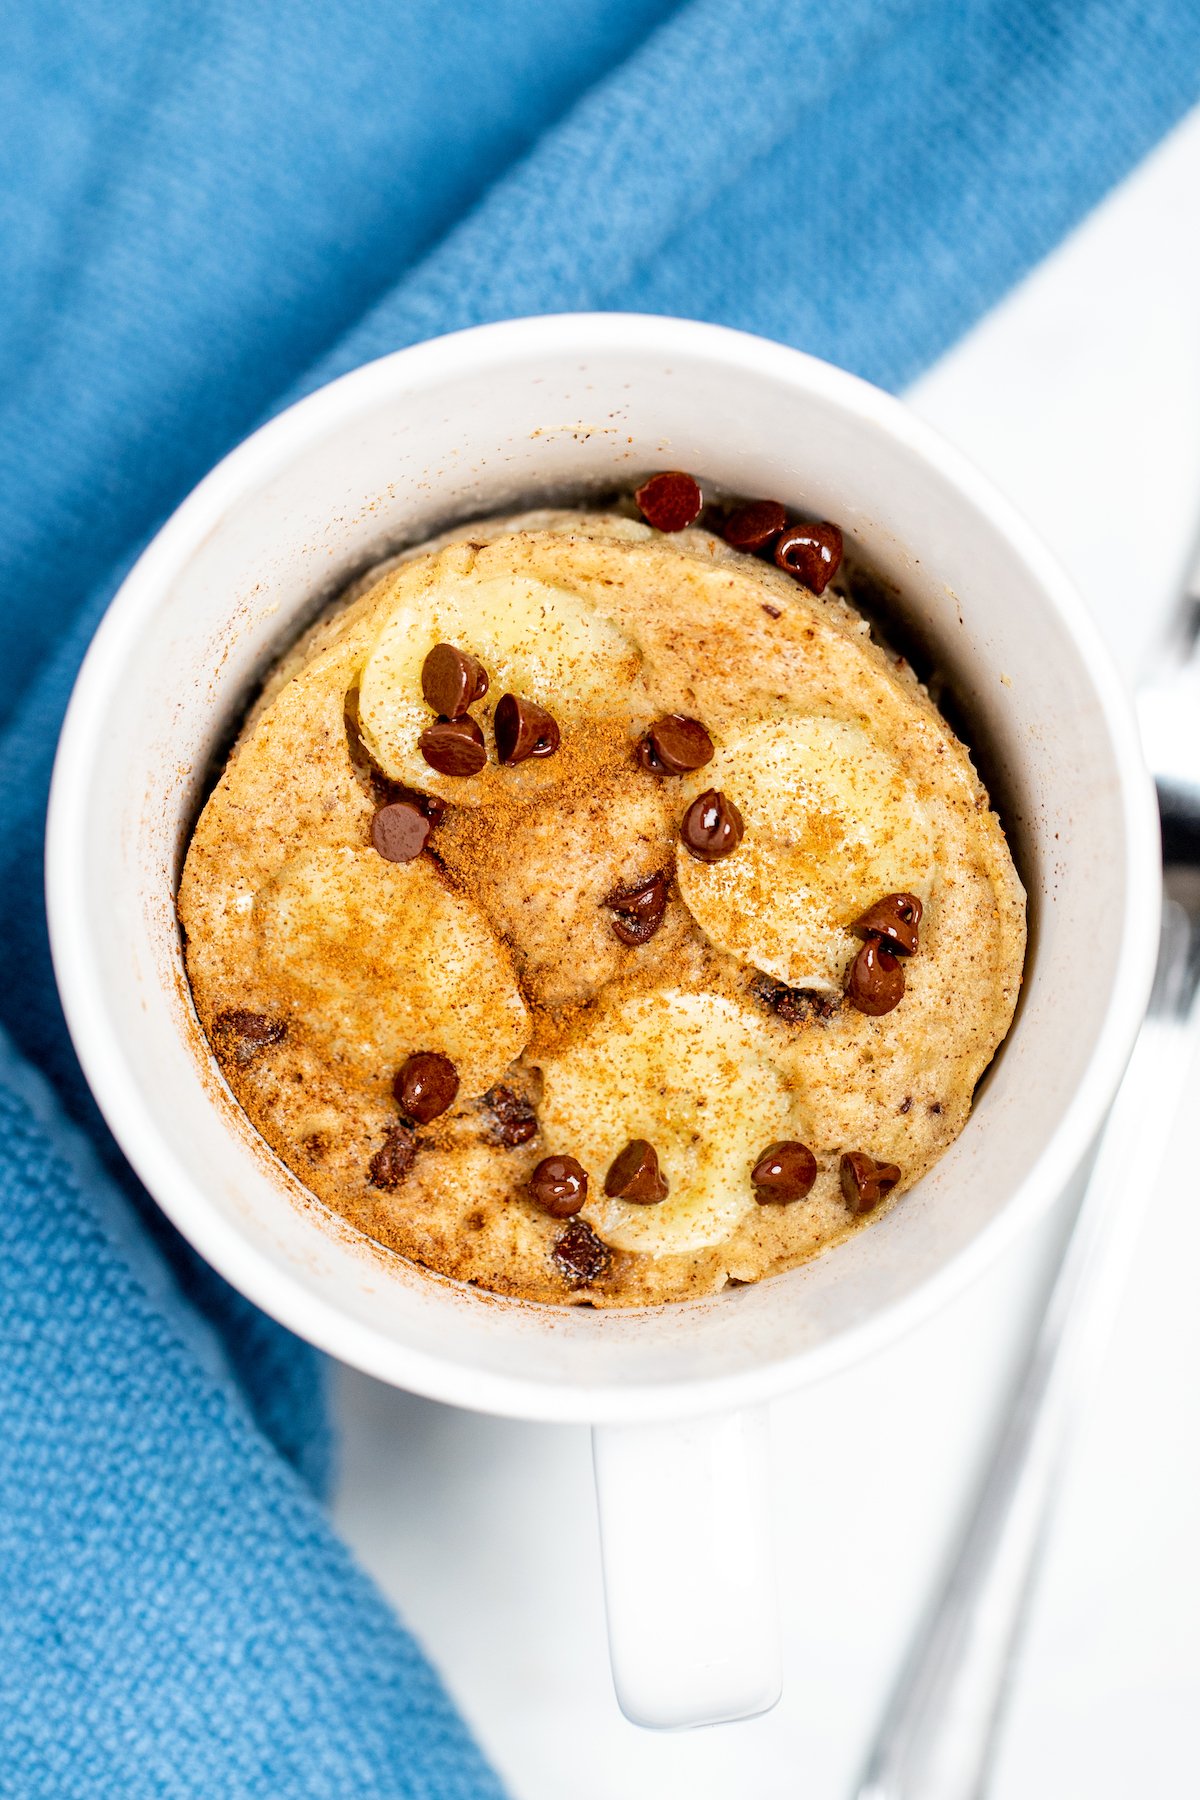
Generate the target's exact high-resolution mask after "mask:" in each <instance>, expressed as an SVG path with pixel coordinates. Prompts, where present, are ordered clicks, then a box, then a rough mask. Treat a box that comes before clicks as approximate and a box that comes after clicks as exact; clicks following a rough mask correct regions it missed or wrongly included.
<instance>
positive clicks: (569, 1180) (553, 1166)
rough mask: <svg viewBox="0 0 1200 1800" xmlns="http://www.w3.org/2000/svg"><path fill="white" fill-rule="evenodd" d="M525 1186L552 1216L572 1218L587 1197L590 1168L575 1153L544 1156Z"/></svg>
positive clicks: (536, 1201) (532, 1197)
mask: <svg viewBox="0 0 1200 1800" xmlns="http://www.w3.org/2000/svg"><path fill="white" fill-rule="evenodd" d="M526 1187H527V1188H528V1191H529V1198H530V1199H531V1200H532V1201H533V1202H534V1204H535V1206H540V1207H541V1209H542V1211H543V1212H546V1213H549V1214H550V1217H551V1218H552V1219H569V1218H570V1217H571V1214H572V1213H577V1212H578V1211H579V1209H580V1207H581V1206H582V1205H583V1203H584V1201H585V1200H586V1199H587V1188H588V1178H587V1170H586V1169H585V1168H584V1166H583V1164H582V1163H578V1162H576V1161H575V1158H574V1157H573V1156H543V1158H542V1160H541V1162H540V1163H538V1165H537V1167H536V1168H535V1169H534V1171H533V1174H532V1175H531V1176H530V1177H529V1180H528V1182H527V1183H526Z"/></svg>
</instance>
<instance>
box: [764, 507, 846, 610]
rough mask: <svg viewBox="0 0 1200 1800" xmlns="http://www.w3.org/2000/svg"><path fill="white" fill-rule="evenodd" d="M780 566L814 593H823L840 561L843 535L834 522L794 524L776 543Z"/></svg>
mask: <svg viewBox="0 0 1200 1800" xmlns="http://www.w3.org/2000/svg"><path fill="white" fill-rule="evenodd" d="M775 561H776V562H777V563H778V564H779V567H780V568H781V569H786V570H787V572H788V574H789V575H794V576H795V578H796V580H797V581H799V582H802V583H803V584H804V586H805V587H806V588H808V589H810V591H811V592H812V593H814V594H823V593H824V592H825V589H826V588H827V587H828V585H829V583H830V581H831V580H832V579H833V577H834V576H835V575H836V574H837V572H838V569H839V568H840V566H841V561H842V534H841V532H840V531H839V530H838V528H837V526H836V525H830V524H828V523H827V522H826V523H823V524H820V525H793V526H792V527H791V528H790V530H788V531H785V532H784V534H783V536H782V537H781V538H780V540H779V542H778V543H777V544H776V546H775Z"/></svg>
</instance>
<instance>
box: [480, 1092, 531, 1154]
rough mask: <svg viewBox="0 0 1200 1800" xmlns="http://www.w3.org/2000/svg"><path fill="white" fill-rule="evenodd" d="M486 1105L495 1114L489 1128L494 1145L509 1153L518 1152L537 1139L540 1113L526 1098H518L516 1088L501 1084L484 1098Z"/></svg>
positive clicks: (487, 1127)
mask: <svg viewBox="0 0 1200 1800" xmlns="http://www.w3.org/2000/svg"><path fill="white" fill-rule="evenodd" d="M483 1105H484V1107H485V1109H486V1110H487V1111H488V1112H489V1113H490V1114H491V1119H490V1121H489V1123H488V1125H487V1126H486V1128H485V1135H486V1137H487V1138H488V1141H489V1142H490V1143H493V1144H499V1145H500V1146H501V1148H502V1149H505V1150H515V1149H516V1147H517V1145H518V1144H527V1143H528V1142H529V1140H530V1138H531V1137H535V1136H536V1135H537V1128H538V1122H537V1113H536V1112H535V1111H534V1110H533V1107H532V1106H531V1105H530V1103H529V1101H528V1100H527V1099H526V1098H525V1096H524V1094H516V1093H514V1092H513V1090H512V1088H510V1087H505V1086H504V1085H503V1084H502V1083H500V1084H497V1086H496V1087H494V1088H489V1089H488V1091H487V1093H486V1094H485V1095H484V1096H483Z"/></svg>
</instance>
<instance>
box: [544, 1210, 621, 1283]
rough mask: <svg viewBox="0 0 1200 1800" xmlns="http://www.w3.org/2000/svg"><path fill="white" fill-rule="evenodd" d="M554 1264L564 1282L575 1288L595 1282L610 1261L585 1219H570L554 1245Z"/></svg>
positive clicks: (610, 1256)
mask: <svg viewBox="0 0 1200 1800" xmlns="http://www.w3.org/2000/svg"><path fill="white" fill-rule="evenodd" d="M553 1255H554V1260H555V1262H556V1263H557V1264H558V1266H559V1268H560V1269H561V1271H562V1273H563V1274H564V1275H565V1276H566V1278H567V1280H568V1281H570V1282H573V1283H574V1284H575V1285H576V1286H582V1285H583V1284H584V1283H586V1282H591V1281H596V1280H597V1279H598V1278H599V1277H600V1276H601V1275H603V1274H604V1271H605V1270H606V1269H607V1268H608V1265H609V1263H610V1262H611V1261H612V1253H611V1251H610V1250H609V1248H608V1245H607V1244H605V1243H603V1242H602V1241H601V1239H600V1238H598V1237H597V1236H596V1234H595V1232H594V1231H593V1230H592V1228H591V1226H590V1225H589V1224H588V1222H587V1220H586V1219H572V1220H571V1223H570V1224H569V1225H568V1226H567V1228H566V1230H565V1231H564V1232H561V1233H560V1234H559V1236H558V1238H557V1239H556V1240H555V1244H554V1251H553Z"/></svg>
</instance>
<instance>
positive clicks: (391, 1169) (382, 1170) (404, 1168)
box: [371, 1125, 417, 1194]
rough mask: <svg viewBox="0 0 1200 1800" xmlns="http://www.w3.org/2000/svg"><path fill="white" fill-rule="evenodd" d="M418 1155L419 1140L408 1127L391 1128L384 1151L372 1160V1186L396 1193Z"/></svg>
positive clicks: (394, 1126)
mask: <svg viewBox="0 0 1200 1800" xmlns="http://www.w3.org/2000/svg"><path fill="white" fill-rule="evenodd" d="M416 1154H417V1140H416V1138H415V1137H414V1136H413V1134H412V1132H411V1131H410V1130H409V1128H408V1126H407V1125H392V1126H390V1127H389V1129H388V1133H387V1136H386V1137H385V1138H384V1140H383V1148H382V1150H377V1151H376V1152H375V1154H374V1156H373V1157H372V1158H371V1186H372V1187H377V1188H382V1189H383V1191H384V1192H385V1193H388V1194H390V1193H394V1192H395V1190H396V1189H397V1188H398V1187H399V1186H400V1184H401V1182H402V1181H403V1180H404V1178H405V1176H406V1175H407V1174H408V1172H409V1170H410V1169H411V1168H412V1166H413V1163H414V1161H415V1160H416Z"/></svg>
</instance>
